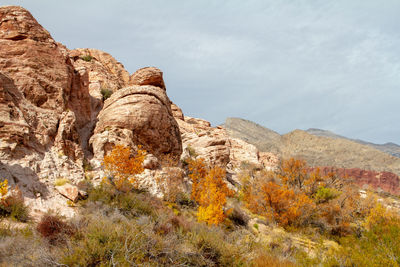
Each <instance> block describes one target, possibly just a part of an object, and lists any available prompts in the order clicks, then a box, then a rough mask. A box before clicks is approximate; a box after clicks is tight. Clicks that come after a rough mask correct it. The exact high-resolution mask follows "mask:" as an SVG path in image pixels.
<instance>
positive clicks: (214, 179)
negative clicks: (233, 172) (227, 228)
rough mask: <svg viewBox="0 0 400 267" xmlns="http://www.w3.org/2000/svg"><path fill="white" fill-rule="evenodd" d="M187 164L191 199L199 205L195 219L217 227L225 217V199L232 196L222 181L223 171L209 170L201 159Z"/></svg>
mask: <svg viewBox="0 0 400 267" xmlns="http://www.w3.org/2000/svg"><path fill="white" fill-rule="evenodd" d="M188 163H189V177H190V178H191V179H192V182H193V184H192V195H191V197H192V199H193V200H195V201H196V202H197V203H198V204H199V209H198V212H197V218H198V220H199V221H204V222H206V223H207V224H209V225H211V224H213V225H218V224H219V223H221V222H222V221H223V220H224V219H225V217H226V214H225V213H224V207H225V205H226V198H227V197H228V196H231V195H233V192H232V191H231V190H230V189H229V188H228V186H227V184H226V182H225V181H224V178H225V170H223V169H222V168H219V167H212V168H209V167H207V166H206V164H205V163H204V160H203V159H196V160H192V159H191V160H189V162H188Z"/></svg>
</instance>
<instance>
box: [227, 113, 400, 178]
mask: <svg viewBox="0 0 400 267" xmlns="http://www.w3.org/2000/svg"><path fill="white" fill-rule="evenodd" d="M223 126H224V127H225V128H226V130H227V132H228V134H229V135H230V136H232V137H235V138H239V139H242V140H244V141H246V142H248V143H251V144H254V145H255V146H256V147H257V148H258V149H259V150H260V151H268V152H273V153H276V154H278V155H279V156H282V157H284V158H289V157H298V158H303V159H305V160H306V161H307V162H308V164H309V165H311V166H335V167H338V168H360V169H364V170H375V171H389V172H393V173H395V174H397V175H400V157H399V156H400V155H399V153H400V146H398V145H396V144H393V143H388V144H384V145H377V144H372V143H368V142H364V141H360V140H352V139H349V138H346V137H343V136H340V135H337V134H335V133H332V132H329V131H324V130H320V129H308V130H307V131H303V130H294V131H292V132H289V133H287V134H285V135H280V134H279V133H277V132H275V131H272V130H270V129H268V128H265V127H263V126H261V125H259V124H256V123H254V122H251V121H248V120H244V119H240V118H227V119H226V121H225V124H224V125H223Z"/></svg>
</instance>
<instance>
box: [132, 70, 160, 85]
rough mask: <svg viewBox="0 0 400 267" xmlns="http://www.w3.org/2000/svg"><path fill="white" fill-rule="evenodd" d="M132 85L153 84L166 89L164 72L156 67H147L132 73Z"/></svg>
mask: <svg viewBox="0 0 400 267" xmlns="http://www.w3.org/2000/svg"><path fill="white" fill-rule="evenodd" d="M129 84H130V85H153V86H156V87H160V88H163V89H165V84H164V79H163V73H162V71H161V70H159V69H157V68H154V67H146V68H142V69H139V70H137V71H136V72H135V73H134V74H132V76H131V78H130V81H129Z"/></svg>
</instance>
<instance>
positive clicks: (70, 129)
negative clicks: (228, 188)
mask: <svg viewBox="0 0 400 267" xmlns="http://www.w3.org/2000/svg"><path fill="white" fill-rule="evenodd" d="M88 85H89V83H88V73H87V71H86V70H85V69H80V70H76V69H74V66H73V65H72V63H71V61H70V59H69V56H68V50H67V49H66V48H65V47H64V46H63V45H61V44H58V43H56V42H55V41H54V40H53V39H52V37H51V36H50V34H49V33H48V32H47V31H46V30H45V29H44V28H43V27H42V26H41V25H40V24H39V23H38V22H37V21H36V20H35V19H34V18H33V17H32V15H31V14H30V13H29V12H28V11H27V10H25V9H23V8H21V7H16V6H7V7H0V135H1V145H0V156H1V162H0V177H1V178H3V179H7V180H8V181H9V183H10V185H11V186H13V185H15V184H18V185H19V188H21V191H22V193H23V195H24V197H25V199H26V200H27V202H28V203H31V204H32V207H33V209H34V210H42V208H43V210H46V209H47V208H48V207H53V208H54V207H56V206H57V205H58V204H56V203H59V202H58V201H60V199H59V197H58V193H56V191H55V189H54V188H53V187H52V186H49V185H51V184H52V183H53V182H54V181H55V179H57V178H59V177H68V178H69V179H70V180H71V181H79V180H81V179H83V177H84V174H83V169H82V160H83V153H82V149H81V143H82V138H81V136H80V134H79V129H81V128H82V127H83V126H84V125H86V124H87V123H88V122H89V121H90V119H91V105H90V95H89V92H88ZM43 199H46V201H45V202H46V203H45V204H44V202H43V201H42V200H43Z"/></svg>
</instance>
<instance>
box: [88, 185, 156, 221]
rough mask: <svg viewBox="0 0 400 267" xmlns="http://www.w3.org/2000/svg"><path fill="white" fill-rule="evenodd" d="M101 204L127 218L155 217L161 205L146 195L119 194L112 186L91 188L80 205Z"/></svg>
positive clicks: (135, 193)
mask: <svg viewBox="0 0 400 267" xmlns="http://www.w3.org/2000/svg"><path fill="white" fill-rule="evenodd" d="M88 202H101V203H103V204H106V205H108V206H110V207H113V208H117V209H118V210H119V211H120V212H121V213H122V214H124V215H125V216H128V217H138V216H140V215H149V216H152V217H156V216H157V209H159V208H161V206H162V203H161V201H160V200H158V199H157V198H155V197H152V196H149V195H148V193H145V192H141V193H140V192H138V191H135V190H133V191H129V192H126V193H124V192H120V191H118V190H116V189H115V188H114V187H113V186H110V185H107V184H102V185H100V186H97V187H94V188H92V189H91V190H90V191H89V192H88V198H87V200H85V201H83V202H82V203H88Z"/></svg>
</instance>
